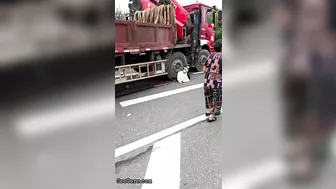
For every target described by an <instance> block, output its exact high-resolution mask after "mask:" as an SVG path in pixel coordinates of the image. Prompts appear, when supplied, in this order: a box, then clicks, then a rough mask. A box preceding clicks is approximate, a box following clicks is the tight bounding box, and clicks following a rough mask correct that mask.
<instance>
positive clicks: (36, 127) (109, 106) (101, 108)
mask: <svg viewBox="0 0 336 189" xmlns="http://www.w3.org/2000/svg"><path fill="white" fill-rule="evenodd" d="M114 105H115V102H114V98H110V99H105V100H101V101H98V102H92V103H89V104H87V102H86V103H85V104H76V105H73V106H70V107H69V106H68V107H63V108H59V109H56V110H55V109H54V108H53V109H52V108H50V109H52V110H41V109H40V111H39V112H35V113H33V114H27V115H18V116H17V117H16V118H15V126H16V129H17V131H18V133H19V134H20V135H22V136H23V137H26V138H31V137H38V136H41V135H46V134H51V133H54V132H56V131H57V132H58V131H61V130H64V129H70V128H74V127H81V126H84V125H85V124H82V123H85V122H87V121H93V120H99V119H101V118H102V117H106V116H111V115H114Z"/></svg>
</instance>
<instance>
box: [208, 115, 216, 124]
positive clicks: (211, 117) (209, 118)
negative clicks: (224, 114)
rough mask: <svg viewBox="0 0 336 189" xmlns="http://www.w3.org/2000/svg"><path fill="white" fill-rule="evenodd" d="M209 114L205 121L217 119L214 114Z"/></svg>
mask: <svg viewBox="0 0 336 189" xmlns="http://www.w3.org/2000/svg"><path fill="white" fill-rule="evenodd" d="M211 115H213V114H211ZM211 115H210V116H209V117H208V118H207V122H209V123H210V122H214V121H216V120H217V118H216V116H214V115H213V116H211Z"/></svg>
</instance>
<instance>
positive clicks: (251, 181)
mask: <svg viewBox="0 0 336 189" xmlns="http://www.w3.org/2000/svg"><path fill="white" fill-rule="evenodd" d="M285 173H286V166H285V164H284V162H283V161H281V160H280V159H273V160H271V161H266V162H262V163H260V164H259V165H254V166H252V167H247V168H245V169H243V170H240V171H238V172H237V173H236V174H232V175H231V176H230V177H226V178H225V177H224V178H222V189H254V188H255V187H258V186H260V184H263V183H264V182H265V181H268V180H272V179H275V178H279V177H281V176H283V175H284V174H285Z"/></svg>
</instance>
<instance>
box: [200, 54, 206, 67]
mask: <svg viewBox="0 0 336 189" xmlns="http://www.w3.org/2000/svg"><path fill="white" fill-rule="evenodd" d="M206 60H207V58H206V56H201V57H200V62H201V65H202V66H204V65H205V63H206Z"/></svg>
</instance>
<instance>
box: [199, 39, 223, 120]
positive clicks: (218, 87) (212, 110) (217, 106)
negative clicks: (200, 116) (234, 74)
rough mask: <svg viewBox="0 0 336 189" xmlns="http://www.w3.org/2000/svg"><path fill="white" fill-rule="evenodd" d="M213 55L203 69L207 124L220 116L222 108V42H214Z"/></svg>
mask: <svg viewBox="0 0 336 189" xmlns="http://www.w3.org/2000/svg"><path fill="white" fill-rule="evenodd" d="M214 50H215V53H214V54H211V55H210V56H209V58H208V60H207V62H206V64H205V66H204V68H203V72H204V73H205V77H204V97H205V107H206V109H207V112H206V113H205V115H206V116H207V117H208V119H207V121H208V122H213V121H216V116H217V115H220V114H221V108H222V42H221V41H216V42H215V45H214Z"/></svg>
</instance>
